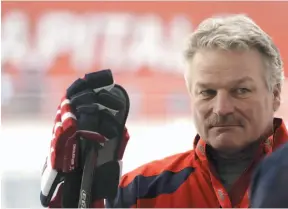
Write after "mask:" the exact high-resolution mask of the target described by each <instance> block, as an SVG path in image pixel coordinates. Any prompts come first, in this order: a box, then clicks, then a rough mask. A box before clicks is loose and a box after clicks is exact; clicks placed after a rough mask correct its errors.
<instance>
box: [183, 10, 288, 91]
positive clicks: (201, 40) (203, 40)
mask: <svg viewBox="0 0 288 209" xmlns="http://www.w3.org/2000/svg"><path fill="white" fill-rule="evenodd" d="M185 45H186V49H185V51H184V58H185V60H186V61H187V62H188V61H189V60H190V59H191V58H193V56H194V54H195V53H196V52H197V51H198V50H199V49H203V48H208V49H209V48H219V49H224V50H246V49H256V50H258V51H259V52H260V53H261V54H262V55H263V61H264V64H265V65H266V84H267V87H268V89H269V90H272V89H273V88H274V86H275V85H279V86H280V88H281V86H282V84H283V80H284V70H283V63H282V59H281V56H280V53H279V50H278V49H277V47H276V46H275V44H274V43H273V41H272V39H271V37H270V36H269V35H268V34H267V33H265V32H264V31H263V30H262V29H261V28H260V27H259V26H258V25H257V24H256V23H255V22H254V21H253V20H252V19H250V18H249V17H248V16H246V15H242V14H239V15H229V16H221V17H211V18H208V19H206V20H204V21H203V22H201V23H200V24H199V26H198V28H197V29H196V30H195V31H194V32H193V33H192V34H191V35H190V36H189V38H188V44H185ZM189 77H190V73H189V70H188V69H187V70H186V72H185V80H186V85H187V87H188V89H189V91H190V87H191V85H190V80H191V79H190V78H189Z"/></svg>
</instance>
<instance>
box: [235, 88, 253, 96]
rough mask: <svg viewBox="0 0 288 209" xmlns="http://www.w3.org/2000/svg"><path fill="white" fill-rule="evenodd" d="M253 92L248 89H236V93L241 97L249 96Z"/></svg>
mask: <svg viewBox="0 0 288 209" xmlns="http://www.w3.org/2000/svg"><path fill="white" fill-rule="evenodd" d="M249 92H251V91H250V90H249V89H247V88H238V89H235V93H237V94H239V95H242V94H247V93H249Z"/></svg>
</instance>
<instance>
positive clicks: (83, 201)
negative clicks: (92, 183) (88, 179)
mask: <svg viewBox="0 0 288 209" xmlns="http://www.w3.org/2000/svg"><path fill="white" fill-rule="evenodd" d="M86 198H87V194H86V192H85V191H84V190H82V191H81V196H80V202H81V208H87V205H86Z"/></svg>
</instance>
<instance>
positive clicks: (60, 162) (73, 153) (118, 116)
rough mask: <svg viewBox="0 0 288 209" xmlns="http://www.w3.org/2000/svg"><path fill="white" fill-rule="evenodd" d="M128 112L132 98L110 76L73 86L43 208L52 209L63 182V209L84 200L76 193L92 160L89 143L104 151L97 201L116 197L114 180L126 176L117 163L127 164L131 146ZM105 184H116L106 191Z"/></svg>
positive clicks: (45, 176)
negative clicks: (88, 158)
mask: <svg viewBox="0 0 288 209" xmlns="http://www.w3.org/2000/svg"><path fill="white" fill-rule="evenodd" d="M129 108H130V104H129V97H128V94H127V92H126V91H125V89H124V88H122V87H121V86H119V85H117V84H114V81H113V77H112V73H111V71H110V70H102V71H98V72H95V73H90V74H86V75H85V77H84V78H83V79H78V80H76V81H75V82H73V84H72V85H71V86H70V87H69V88H68V89H67V92H66V93H65V95H64V96H63V97H62V99H61V102H60V105H59V106H58V108H57V112H56V117H55V121H54V127H53V131H52V140H51V144H50V150H49V154H48V157H47V159H46V163H45V166H44V169H43V173H42V178H41V194H40V200H41V204H42V205H43V206H44V207H48V206H49V204H50V202H51V199H52V196H53V193H54V191H55V190H56V187H57V185H59V183H61V182H64V188H65V184H66V189H63V190H62V192H63V191H64V192H65V194H62V197H66V198H65V200H63V198H62V206H63V204H65V206H67V205H68V206H74V205H75V203H71V204H70V202H69V204H67V198H69V199H71V197H79V191H77V188H78V187H79V181H81V177H82V172H83V159H84V158H85V155H86V154H87V153H86V149H87V145H86V143H85V141H87V140H88V141H90V142H91V141H92V142H93V143H97V144H98V145H99V146H100V147H101V149H100V150H99V154H98V156H97V158H98V159H97V169H99V171H100V172H98V175H97V179H95V181H96V182H97V183H96V185H98V188H94V190H95V192H93V195H94V196H95V197H93V199H99V198H107V196H108V197H109V196H111V195H112V196H113V195H115V191H116V190H117V186H118V185H117V182H116V181H115V179H116V180H117V178H119V176H120V175H121V168H120V167H119V164H118V162H120V161H121V160H122V157H123V154H124V150H125V148H126V145H127V142H128V140H129V134H128V132H127V129H126V127H125V123H126V119H127V116H128V113H129ZM116 164H117V165H116ZM97 169H96V170H97ZM106 170H107V172H109V173H108V174H109V175H107V172H106ZM111 171H112V172H111ZM99 173H101V175H99ZM71 176H72V177H71ZM115 176H117V178H115ZM95 178H96V177H95ZM107 178H108V179H107ZM109 178H111V181H110V179H109ZM107 180H108V181H107ZM103 181H105V182H111V185H101V182H103ZM115 184H116V185H115ZM75 185H76V186H75ZM77 185H78V187H77ZM99 187H100V188H99ZM101 187H103V189H102V188H101ZM107 188H109V189H108V190H109V191H108V192H107ZM110 188H111V189H110ZM99 191H100V192H99ZM102 191H103V192H102ZM74 199H75V198H74ZM63 202H64V203H63ZM75 202H77V200H75Z"/></svg>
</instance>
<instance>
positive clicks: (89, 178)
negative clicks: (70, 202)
mask: <svg viewBox="0 0 288 209" xmlns="http://www.w3.org/2000/svg"><path fill="white" fill-rule="evenodd" d="M81 140H85V139H83V138H81ZM85 143H86V145H87V146H88V147H87V149H88V150H87V152H88V155H87V156H86V158H85V164H84V168H83V175H82V181H81V187H80V196H79V202H78V208H90V204H91V196H92V195H91V188H92V184H93V177H94V171H95V168H96V164H97V156H98V149H99V146H100V145H97V144H95V143H91V142H89V140H86V142H85Z"/></svg>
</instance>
